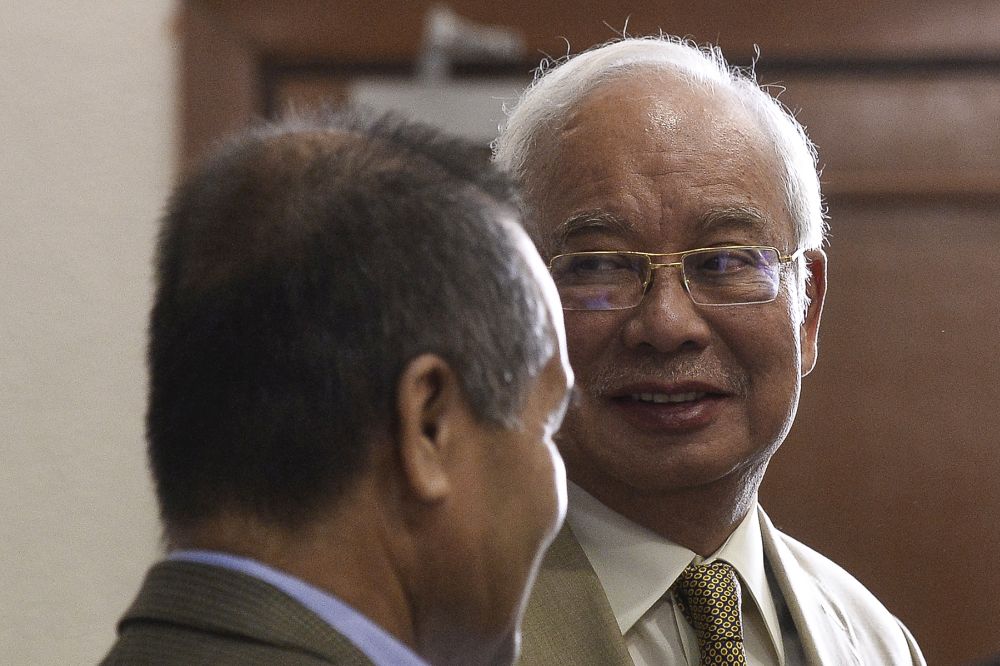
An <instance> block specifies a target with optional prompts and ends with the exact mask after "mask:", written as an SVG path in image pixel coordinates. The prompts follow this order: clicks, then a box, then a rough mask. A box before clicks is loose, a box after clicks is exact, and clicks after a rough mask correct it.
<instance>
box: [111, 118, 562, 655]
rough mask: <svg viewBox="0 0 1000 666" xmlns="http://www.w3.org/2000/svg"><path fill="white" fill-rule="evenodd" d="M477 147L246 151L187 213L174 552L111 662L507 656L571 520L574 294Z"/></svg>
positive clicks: (285, 141) (210, 174)
mask: <svg viewBox="0 0 1000 666" xmlns="http://www.w3.org/2000/svg"><path fill="white" fill-rule="evenodd" d="M485 161H486V160H484V159H483V157H482V152H481V148H479V147H478V146H474V147H470V146H469V145H466V144H465V143H463V142H459V141H457V140H450V139H444V138H442V137H441V136H439V135H437V134H436V133H435V132H432V131H430V130H427V129H425V128H420V127H413V126H407V125H404V124H399V123H396V122H394V121H389V120H379V121H366V120H363V119H359V118H353V119H352V118H348V117H341V118H338V119H335V120H333V121H294V122H290V123H285V124H280V125H277V126H271V127H268V128H264V129H263V130H259V131H255V132H254V133H252V134H250V135H249V136H247V137H245V138H243V139H242V140H240V141H238V142H236V143H234V144H232V145H230V146H228V147H227V148H225V149H224V150H223V151H222V153H221V154H219V155H217V156H216V157H214V158H213V159H212V160H211V161H209V162H208V163H207V165H206V166H204V167H203V168H202V169H200V170H199V171H198V172H197V173H195V174H194V175H193V176H192V177H191V178H190V179H189V180H188V181H187V182H186V183H185V184H183V185H182V186H181V187H180V188H179V189H178V190H177V192H176V193H175V195H174V197H173V199H172V201H171V204H170V207H169V211H168V213H167V215H166V219H165V222H164V226H163V230H162V235H161V241H160V246H159V254H158V272H157V291H156V302H155V306H154V308H153V313H152V321H151V326H150V334H151V340H150V347H149V362H150V371H151V392H150V403H149V413H148V436H149V453H150V460H151V467H152V471H153V476H154V477H155V481H156V489H157V494H158V499H159V502H160V510H161V515H162V519H163V522H164V527H165V533H166V538H167V541H168V544H169V546H170V549H171V552H170V553H169V555H168V556H167V558H166V559H165V560H164V561H163V562H161V563H159V564H156V565H155V566H154V567H153V568H152V569H151V570H150V572H149V574H148V576H147V579H146V581H145V583H144V585H143V587H142V590H141V591H140V593H139V596H138V598H137V599H136V601H135V602H134V604H133V605H132V607H131V608H130V609H129V610H128V611H127V612H126V614H125V616H124V618H123V619H122V620H121V623H120V625H119V639H118V642H117V644H116V645H115V646H114V647H113V648H112V650H111V652H110V654H109V655H108V656H107V658H106V660H105V662H104V663H106V664H194V663H198V664H209V663H210V664H292V665H294V664H301V665H303V666H304V665H305V664H310V665H318V664H372V663H374V664H379V665H385V666H389V665H392V666H398V665H407V664H409V665H413V664H424V663H433V664H462V665H465V664H494V663H508V664H509V663H511V662H512V661H513V660H514V658H515V656H516V652H517V643H518V639H519V634H518V629H519V623H520V619H521V615H522V612H523V606H524V602H525V601H526V599H527V591H526V590H527V588H528V586H529V584H530V582H531V580H532V579H533V577H534V573H535V571H536V569H537V566H538V564H539V563H540V561H541V551H542V549H543V548H544V546H546V545H547V544H548V543H549V542H550V540H551V538H552V537H553V536H554V535H555V533H556V531H557V529H558V526H559V525H560V524H561V522H562V516H563V512H564V507H565V486H564V483H565V477H564V472H563V468H562V462H561V459H560V458H559V454H558V453H557V452H556V450H555V448H554V445H553V444H552V441H551V436H552V434H553V433H554V432H555V430H556V429H557V428H558V425H559V423H560V421H561V418H562V414H563V412H564V409H565V405H566V402H567V396H568V386H569V383H570V382H571V371H570V370H569V366H568V361H567V360H566V356H565V351H564V350H565V341H564V339H563V335H564V334H563V333H562V330H563V329H562V326H563V323H562V314H561V309H560V308H559V306H558V300H557V295H556V291H555V287H554V285H553V284H552V281H551V279H550V277H549V275H548V272H547V271H546V270H545V266H544V264H543V263H542V262H541V260H540V258H539V257H538V255H537V252H536V251H535V249H534V247H533V246H532V244H531V241H530V239H529V238H528V237H527V235H526V234H525V233H524V231H523V230H522V229H521V228H520V227H519V226H518V224H517V222H518V219H519V214H518V207H517V205H516V200H515V199H514V198H513V197H512V189H511V187H510V183H509V181H508V180H505V178H504V177H503V176H502V175H501V174H500V173H499V172H497V171H495V170H493V169H492V167H491V166H490V165H489V164H484V162H485Z"/></svg>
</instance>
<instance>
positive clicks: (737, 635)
mask: <svg viewBox="0 0 1000 666" xmlns="http://www.w3.org/2000/svg"><path fill="white" fill-rule="evenodd" d="M674 588H675V590H676V592H677V601H678V603H679V605H680V607H681V611H682V612H683V613H684V617H686V618H687V620H688V622H690V623H691V626H692V627H694V631H695V634H696V635H697V636H698V648H699V649H700V650H701V666H712V665H713V664H746V663H747V662H746V656H745V655H744V653H743V627H742V625H741V624H740V582H739V581H738V580H737V579H736V571H735V570H733V567H732V566H731V565H730V564H728V563H726V562H722V561H719V560H716V561H715V562H712V563H711V564H702V565H699V566H694V565H692V566H689V567H688V568H687V569H685V570H684V573H682V574H681V575H680V578H678V579H677V582H676V583H674Z"/></svg>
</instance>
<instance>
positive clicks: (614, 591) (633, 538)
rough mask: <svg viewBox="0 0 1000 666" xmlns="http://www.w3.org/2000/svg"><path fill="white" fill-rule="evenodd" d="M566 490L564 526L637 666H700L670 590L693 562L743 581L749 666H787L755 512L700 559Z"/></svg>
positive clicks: (692, 635)
mask: <svg viewBox="0 0 1000 666" xmlns="http://www.w3.org/2000/svg"><path fill="white" fill-rule="evenodd" d="M568 486H569V512H568V515H567V517H566V520H567V522H569V525H570V527H571V528H572V529H573V534H574V535H575V536H576V538H577V540H578V541H579V542H580V545H581V546H582V548H583V551H584V553H586V555H587V559H589V560H590V564H591V566H593V568H594V571H595V572H596V573H597V577H598V578H599V579H600V581H601V585H602V586H603V587H604V591H605V593H606V594H607V597H608V601H609V602H610V605H611V610H612V611H613V612H614V615H615V619H617V620H618V626H619V628H620V629H621V632H622V635H623V636H624V637H625V643H626V645H627V646H628V650H629V653H630V654H631V656H632V660H633V661H634V662H635V664H636V666H661V665H663V664H690V665H691V666H698V664H699V651H698V640H697V638H696V636H695V632H694V629H693V628H692V627H691V625H690V624H689V623H688V622H687V620H686V619H685V618H684V615H683V614H682V613H681V611H680V609H679V608H678V607H677V605H676V601H675V599H674V597H673V594H672V593H668V590H669V589H670V586H671V585H673V583H674V581H675V580H676V579H677V577H678V576H680V574H681V572H683V571H684V569H685V568H686V567H687V566H688V565H689V564H703V563H711V562H714V561H715V560H723V561H725V562H728V563H729V564H731V565H732V566H733V568H734V569H735V570H736V573H737V575H738V577H739V581H740V587H741V588H742V604H741V606H742V625H743V644H744V651H745V653H746V657H747V663H748V664H751V665H757V664H767V665H768V666H771V665H778V666H790V664H786V660H785V651H784V649H783V643H782V635H781V628H780V627H781V625H780V623H779V620H778V611H777V608H776V603H775V598H774V596H775V595H779V596H780V592H778V590H777V588H776V587H775V588H774V589H773V590H772V587H771V584H770V583H769V582H768V576H767V570H766V568H765V565H764V549H763V545H762V542H761V533H760V523H759V522H758V520H757V512H756V511H754V510H751V511H749V512H748V513H747V516H746V518H744V519H743V521H742V522H740V524H739V525H738V526H737V527H736V530H735V531H734V532H733V533H732V535H730V537H729V539H727V540H726V542H725V543H724V544H723V545H722V547H721V548H719V550H717V551H716V552H715V553H712V555H710V556H709V557H701V556H699V555H697V554H696V553H694V552H693V551H690V550H688V549H687V548H684V547H682V546H678V545H677V544H675V543H672V542H671V541H669V540H668V539H665V538H663V537H661V536H659V535H657V534H655V533H653V532H651V531H650V530H647V529H646V528H644V527H641V526H640V525H637V524H636V523H634V522H632V521H631V520H629V519H627V518H625V517H624V516H622V515H620V514H618V513H616V512H615V511H612V510H611V509H609V508H608V507H606V506H604V505H603V504H601V503H600V502H599V501H598V500H596V499H595V498H594V497H592V496H591V495H590V494H589V493H587V492H586V491H584V490H583V489H582V488H580V487H579V486H577V485H576V484H574V483H572V482H571V483H569V484H568ZM753 505H754V506H756V501H755V502H754V504H753ZM777 602H778V603H779V604H781V605H782V607H783V601H782V600H781V599H780V598H779V599H778V600H777ZM793 661H794V659H793Z"/></svg>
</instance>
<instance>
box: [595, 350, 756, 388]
mask: <svg viewBox="0 0 1000 666" xmlns="http://www.w3.org/2000/svg"><path fill="white" fill-rule="evenodd" d="M691 381H697V382H703V383H706V384H711V385H712V386H716V387H718V388H720V389H722V390H724V391H726V392H728V393H732V394H735V395H740V396H745V395H747V394H748V393H749V391H750V377H749V376H748V374H747V373H746V371H745V370H743V369H742V368H739V367H733V366H730V365H728V364H726V363H723V362H722V361H721V360H720V359H718V358H716V357H712V356H704V355H698V356H686V357H681V358H664V357H662V356H657V355H653V354H648V355H641V356H634V357H631V358H622V357H621V356H618V357H616V358H615V361H614V363H610V364H605V365H601V366H599V367H597V368H594V369H593V370H591V371H590V372H588V373H587V375H586V378H585V381H582V382H578V384H577V385H578V386H579V387H580V389H581V391H583V392H584V393H587V394H589V395H592V396H600V395H604V394H607V393H612V392H615V391H617V390H619V389H620V388H621V387H622V386H626V385H628V384H634V383H637V382H657V383H662V384H680V383H683V382H691Z"/></svg>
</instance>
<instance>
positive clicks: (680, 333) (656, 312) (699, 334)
mask: <svg viewBox="0 0 1000 666" xmlns="http://www.w3.org/2000/svg"><path fill="white" fill-rule="evenodd" d="M703 314H704V313H703V312H702V311H701V306H698V305H695V303H694V301H692V300H691V297H690V295H689V294H688V293H687V290H686V289H685V288H684V277H683V273H682V271H681V268H680V266H676V265H671V266H664V267H660V268H656V269H654V270H653V275H652V278H651V280H650V284H649V287H648V288H647V289H646V294H645V296H643V299H642V302H640V303H639V305H637V306H636V307H635V308H633V309H632V310H631V311H630V314H629V320H628V321H627V322H626V324H625V327H624V329H623V336H624V342H625V344H626V346H629V347H638V346H642V345H649V346H651V347H653V348H655V349H656V350H657V351H660V352H664V353H669V352H677V351H683V350H696V349H702V348H704V347H705V346H707V345H708V341H709V338H710V337H711V333H712V332H711V329H710V327H709V326H708V323H707V322H706V321H705V319H704V317H703Z"/></svg>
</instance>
